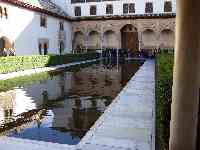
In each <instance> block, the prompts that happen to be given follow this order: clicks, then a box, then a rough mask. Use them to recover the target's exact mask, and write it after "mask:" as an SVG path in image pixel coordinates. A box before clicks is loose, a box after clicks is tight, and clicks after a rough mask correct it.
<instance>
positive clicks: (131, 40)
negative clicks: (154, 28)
mask: <svg viewBox="0 0 200 150" xmlns="http://www.w3.org/2000/svg"><path fill="white" fill-rule="evenodd" d="M121 45H122V48H123V49H128V50H130V51H132V52H134V51H138V46H139V40H138V32H137V28H135V27H134V26H133V25H131V24H127V25H125V26H124V27H122V28H121Z"/></svg>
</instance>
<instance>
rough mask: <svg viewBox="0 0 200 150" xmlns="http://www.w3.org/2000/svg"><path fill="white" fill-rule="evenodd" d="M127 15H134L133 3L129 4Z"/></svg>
mask: <svg viewBox="0 0 200 150" xmlns="http://www.w3.org/2000/svg"><path fill="white" fill-rule="evenodd" d="M129 13H135V4H134V3H130V4H129Z"/></svg>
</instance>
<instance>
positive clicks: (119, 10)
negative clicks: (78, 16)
mask: <svg viewBox="0 0 200 150" xmlns="http://www.w3.org/2000/svg"><path fill="white" fill-rule="evenodd" d="M165 1H167V0H119V1H103V2H87V3H76V4H71V0H66V3H67V7H68V8H67V10H68V14H70V15H71V16H74V7H76V6H81V11H82V16H90V6H91V5H96V6H97V16H104V15H106V5H107V4H113V15H123V4H124V3H135V10H136V12H135V14H145V3H146V2H153V6H154V13H164V2H165ZM171 1H172V12H175V11H176V10H175V9H176V0H171Z"/></svg>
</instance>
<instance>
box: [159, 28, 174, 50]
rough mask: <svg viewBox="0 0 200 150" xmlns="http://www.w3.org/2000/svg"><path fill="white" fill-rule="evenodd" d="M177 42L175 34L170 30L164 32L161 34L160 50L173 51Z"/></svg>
mask: <svg viewBox="0 0 200 150" xmlns="http://www.w3.org/2000/svg"><path fill="white" fill-rule="evenodd" d="M174 42H175V36H174V32H173V31H172V30H170V29H164V30H162V32H161V34H160V48H161V49H173V48H174Z"/></svg>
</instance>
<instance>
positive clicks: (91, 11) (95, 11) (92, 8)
mask: <svg viewBox="0 0 200 150" xmlns="http://www.w3.org/2000/svg"><path fill="white" fill-rule="evenodd" d="M96 14H97V7H96V6H90V15H96Z"/></svg>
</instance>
